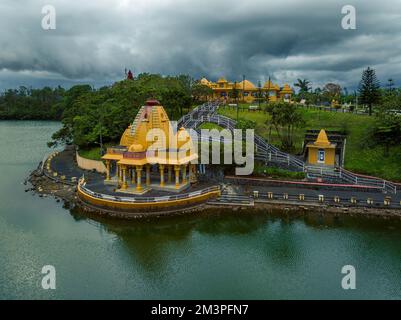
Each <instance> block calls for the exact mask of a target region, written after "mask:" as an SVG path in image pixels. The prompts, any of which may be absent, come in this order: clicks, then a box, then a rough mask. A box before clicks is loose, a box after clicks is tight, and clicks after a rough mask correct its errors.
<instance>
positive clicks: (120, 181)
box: [117, 164, 123, 184]
mask: <svg viewBox="0 0 401 320" xmlns="http://www.w3.org/2000/svg"><path fill="white" fill-rule="evenodd" d="M122 181H123V175H122V172H121V165H120V164H117V182H118V184H121V183H122Z"/></svg>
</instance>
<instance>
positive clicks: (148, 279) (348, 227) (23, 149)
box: [0, 122, 401, 299]
mask: <svg viewBox="0 0 401 320" xmlns="http://www.w3.org/2000/svg"><path fill="white" fill-rule="evenodd" d="M58 127H59V124H58V123H53V122H0V150H1V151H0V270H1V271H0V299H20V298H28V299H64V298H76V299H81V298H91V299H96V298H101V299H103V298H112V299H117V298H120V299H152V298H157V299H170V298H171V299H174V298H178V299H192V298H194V299H195V298H196V299H203V298H204V299H207V298H209V299H282V298H285V299H287V298H294V299H303V298H323V299H331V298H333V299H354V298H363V299H364V298H366V299H371V298H378V299H401V223H400V222H397V221H393V220H379V219H365V218H351V217H342V218H340V219H333V218H332V217H330V216H326V217H324V216H320V215H310V216H307V217H304V216H301V215H300V216H299V217H298V218H295V217H288V216H286V214H285V213H274V214H272V213H267V212H264V213H263V212H261V213H255V212H253V211H248V212H246V213H245V214H241V215H239V214H236V213H232V212H229V211H225V212H214V213H209V214H197V215H192V216H181V217H175V218H163V219H159V220H149V221H134V222H127V221H124V222H123V221H107V220H106V221H99V220H98V221H95V220H92V219H90V218H86V217H85V216H83V215H81V214H80V213H79V212H70V211H69V210H67V209H64V208H63V204H62V203H60V202H56V200H55V199H53V198H39V197H38V196H36V195H33V194H32V193H30V192H24V190H25V189H26V188H27V187H26V186H24V185H23V181H24V179H25V178H26V177H27V176H28V174H29V172H30V171H31V170H32V169H34V168H35V167H36V166H37V164H38V163H39V161H41V160H42V158H43V156H44V155H45V154H47V153H49V152H50V150H49V149H47V147H46V142H47V141H49V140H50V136H51V134H52V133H53V132H54V131H55V130H57V128H58ZM44 265H53V266H55V268H56V272H57V273H56V275H57V283H56V284H57V289H56V290H44V289H42V287H41V279H42V274H41V269H42V267H43V266H44ZM344 265H353V266H354V267H355V268H356V286H357V288H356V290H343V289H342V288H341V279H342V277H343V276H344V275H342V274H341V268H342V266H344Z"/></svg>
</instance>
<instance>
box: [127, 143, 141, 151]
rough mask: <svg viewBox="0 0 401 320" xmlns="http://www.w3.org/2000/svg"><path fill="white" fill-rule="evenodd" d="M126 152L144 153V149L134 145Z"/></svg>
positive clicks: (136, 144)
mask: <svg viewBox="0 0 401 320" xmlns="http://www.w3.org/2000/svg"><path fill="white" fill-rule="evenodd" d="M128 151H129V152H142V151H144V148H143V145H141V144H139V143H135V144H132V145H131V146H130V147H129V149H128Z"/></svg>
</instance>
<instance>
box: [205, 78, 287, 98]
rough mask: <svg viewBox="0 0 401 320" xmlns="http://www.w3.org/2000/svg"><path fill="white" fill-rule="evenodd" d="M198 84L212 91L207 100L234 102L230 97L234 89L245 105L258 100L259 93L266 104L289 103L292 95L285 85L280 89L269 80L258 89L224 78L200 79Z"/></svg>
mask: <svg viewBox="0 0 401 320" xmlns="http://www.w3.org/2000/svg"><path fill="white" fill-rule="evenodd" d="M199 83H200V84H202V85H205V86H208V87H209V88H211V89H212V92H213V94H212V96H211V97H208V98H210V99H213V100H216V99H218V100H223V101H227V102H230V101H233V102H235V101H234V99H233V97H232V92H233V90H234V89H237V90H238V99H239V100H240V101H245V102H247V103H252V102H254V101H255V100H256V99H257V98H258V95H259V91H260V92H261V93H262V97H263V98H264V99H265V100H266V101H268V102H276V101H287V102H289V101H291V97H292V94H293V93H294V92H293V90H292V89H291V87H290V86H289V85H288V84H287V83H286V84H284V86H283V87H281V88H280V86H279V85H278V84H275V83H273V82H272V81H271V80H268V81H266V82H265V83H264V85H263V86H261V87H260V88H258V87H256V86H255V85H254V84H253V83H252V82H251V81H249V80H243V81H240V82H231V81H227V80H226V79H225V78H224V77H222V78H220V79H219V80H217V81H216V82H212V81H209V80H208V79H206V78H202V79H201V80H200V81H199Z"/></svg>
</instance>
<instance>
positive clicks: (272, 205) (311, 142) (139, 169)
mask: <svg viewBox="0 0 401 320" xmlns="http://www.w3.org/2000/svg"><path fill="white" fill-rule="evenodd" d="M146 79H147V78H144V80H146ZM144 80H141V79H139V80H137V79H135V78H134V77H133V76H132V77H131V76H130V77H128V78H127V79H126V80H125V81H122V82H119V83H116V84H115V85H114V86H113V88H116V92H119V91H117V89H119V90H120V91H121V90H122V89H124V90H128V91H129V90H133V88H135V85H137V83H141V81H144ZM158 81H160V80H158ZM166 81H167V80H166ZM168 81H171V80H168ZM142 85H143V84H142ZM197 85H198V86H200V87H201V91H200V92H202V93H201V95H202V97H201V100H203V101H204V102H203V103H202V104H198V105H196V106H192V107H191V108H189V110H188V112H187V113H183V112H182V110H181V115H182V116H181V117H180V118H179V119H178V120H177V121H171V119H170V117H169V114H168V112H167V110H166V109H165V107H164V106H163V105H162V103H160V101H159V99H156V98H148V99H144V100H142V101H145V102H144V103H143V104H142V106H140V105H138V104H133V110H135V113H136V114H134V113H132V114H133V115H132V116H130V119H126V120H125V121H126V122H125V124H124V126H126V127H125V129H122V127H121V126H120V128H119V129H118V130H121V133H119V136H120V139H119V142H118V143H115V142H114V143H113V144H110V143H109V144H108V145H107V146H106V148H105V149H102V148H101V156H100V157H99V158H97V159H91V158H89V157H85V154H84V153H82V152H81V150H80V148H79V146H78V145H77V144H74V143H67V144H65V145H63V146H62V148H61V149H60V148H59V150H57V151H54V152H53V153H51V154H50V155H49V156H46V157H45V158H44V159H43V161H42V162H41V164H40V166H39V167H38V169H37V170H35V171H34V172H33V173H32V174H31V177H30V181H31V182H32V184H33V186H34V189H35V190H36V191H37V192H39V194H40V195H41V196H45V195H48V194H51V195H54V196H56V197H59V198H62V199H64V200H65V201H66V203H68V204H69V205H71V206H77V207H80V208H81V209H82V210H84V211H86V212H88V213H93V214H99V215H102V216H109V217H118V218H138V217H147V216H160V215H172V214H183V213H187V212H195V211H196V212H198V211H201V210H207V209H209V208H212V209H215V208H227V209H229V210H241V209H247V210H248V209H250V208H254V209H255V210H259V209H261V210H270V209H272V210H274V209H280V210H282V209H286V210H287V209H291V210H292V209H293V210H296V211H299V210H312V211H321V212H333V213H334V214H349V213H350V212H351V213H356V214H364V215H375V216H388V215H391V216H396V217H401V213H400V212H401V184H399V183H397V182H394V181H391V180H386V179H384V178H379V177H375V176H373V175H366V174H360V173H355V172H352V171H350V170H347V169H345V166H344V163H345V159H346V156H345V154H346V146H347V134H346V133H344V131H340V130H332V129H330V127H329V128H325V127H315V128H314V129H309V128H308V129H307V130H305V131H304V132H305V134H304V140H303V143H302V148H301V149H300V150H299V151H298V152H297V153H296V154H295V153H294V152H291V151H288V150H285V151H284V150H282V149H280V148H279V147H278V146H277V144H274V143H272V140H273V138H274V137H272V136H271V133H269V135H263V136H262V135H260V130H258V128H256V130H254V129H255V126H256V122H255V121H254V120H248V119H256V121H258V119H259V118H262V119H263V118H267V119H269V117H270V118H272V117H274V116H277V115H279V114H280V116H283V117H287V116H288V119H289V120H288V121H292V119H293V118H294V116H295V117H297V116H299V115H300V110H301V108H304V107H303V106H302V104H300V102H297V101H295V100H294V97H293V94H294V91H293V89H292V88H290V86H289V85H288V84H285V85H284V86H283V87H279V86H278V85H277V84H275V83H273V82H272V81H271V80H270V79H269V80H268V81H266V83H265V84H264V85H263V86H262V85H259V86H257V87H256V86H254V85H253V84H252V83H251V82H250V81H248V80H245V79H244V80H243V81H242V82H239V83H237V82H228V81H227V80H225V79H224V78H220V79H219V80H217V81H216V82H211V81H209V80H207V79H206V78H203V79H201V80H199V82H198V83H197ZM198 89H199V88H198ZM261 100H262V101H263V103H264V104H265V107H264V108H265V109H262V107H261V104H260V101H261ZM240 101H241V103H239V102H240ZM258 101H259V104H256V103H257V102H258ZM170 108H171V105H170ZM335 110H336V109H330V108H329V109H328V110H327V112H331V113H333V115H337V111H335ZM170 112H171V110H170ZM104 116H105V115H104V114H103V115H102V117H104ZM107 116H108V115H107ZM346 117H350V118H355V117H366V116H355V115H348V114H344V115H343V116H342V118H344V119H346ZM75 119H76V118H74V121H75ZM176 119H177V118H176ZM78 120H79V118H78ZM270 121H273V120H270ZM301 122H302V121H301ZM285 125H286V126H287V123H285ZM289 128H290V129H289V130H293V129H291V125H290V127H289ZM89 129H90V128H89ZM110 129H113V130H114V129H115V128H111V127H109V130H110ZM62 130H63V129H62ZM62 130H61V132H63V131H62ZM204 130H209V131H214V133H217V136H214V137H212V136H208V137H207V138H206V139H204V137H203V136H202V135H201V134H200V132H203V131H204ZM235 130H242V136H240V138H239V140H238V137H237V138H236V139H237V140H236V141H235V139H234V140H226V138H227V137H226V136H227V133H229V134H232V135H233V136H234V137H235V134H233V133H234V132H235ZM247 130H251V131H255V132H254V133H253V135H252V137H253V138H252V139H253V141H252V145H253V147H252V157H251V160H252V162H253V171H252V172H251V173H250V174H246V175H243V174H237V171H236V170H234V169H235V168H236V164H235V163H231V164H230V163H225V156H226V155H227V154H226V152H225V151H224V154H223V153H219V154H218V157H217V158H220V163H214V162H210V161H205V159H204V158H203V156H204V154H203V149H202V152H200V150H201V148H200V146H201V145H202V146H204V145H205V143H206V144H208V143H216V144H218V145H220V147H221V148H224V147H225V146H227V145H235V144H236V143H237V144H238V143H239V144H240V145H241V146H242V145H245V144H246V143H247V142H249V141H246V135H245V131H247ZM223 132H224V133H223ZM279 133H280V132H279V131H278V130H277V134H279ZM194 134H195V135H194ZM114 141H115V140H114ZM208 148H209V146H208ZM241 148H242V147H241ZM210 149H211V150H210V151H212V152H214V150H212V149H214V148H213V147H212V148H210ZM244 149H246V148H245V146H244ZM289 149H291V148H289ZM218 150H222V149H218ZM248 151H249V150H248ZM218 152H220V151H218ZM230 152H231V153H232V152H233V151H230ZM348 152H351V151H348ZM240 153H242V149H241V152H240ZM207 157H209V154H208V155H207ZM213 157H214V155H213V156H212V158H213ZM223 158H224V161H223ZM234 158H235V157H234ZM209 160H210V159H209Z"/></svg>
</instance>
